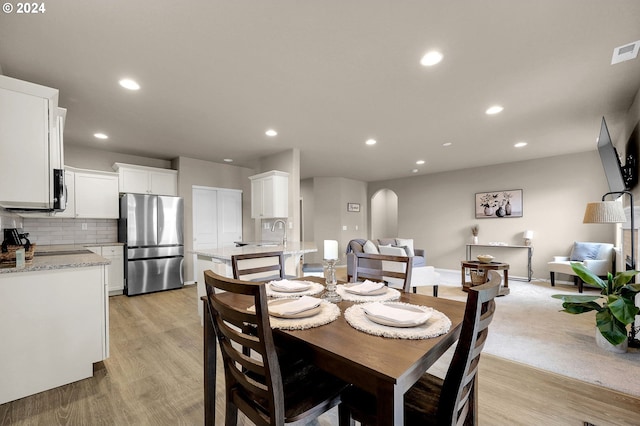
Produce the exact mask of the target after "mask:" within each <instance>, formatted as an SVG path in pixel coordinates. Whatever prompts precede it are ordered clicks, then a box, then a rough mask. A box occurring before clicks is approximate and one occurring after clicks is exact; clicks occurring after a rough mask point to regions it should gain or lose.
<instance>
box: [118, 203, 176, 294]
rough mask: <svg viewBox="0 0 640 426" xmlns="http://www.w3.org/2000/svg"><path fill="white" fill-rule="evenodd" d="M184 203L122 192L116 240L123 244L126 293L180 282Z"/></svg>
mask: <svg viewBox="0 0 640 426" xmlns="http://www.w3.org/2000/svg"><path fill="white" fill-rule="evenodd" d="M183 220H184V202H183V200H182V198H180V197H169V196H161V195H144V194H123V195H122V196H121V197H120V220H119V222H118V241H120V242H121V243H124V244H125V250H124V253H125V259H124V262H125V269H124V270H125V285H124V293H125V294H126V295H127V296H133V295H137V294H144V293H152V292H155V291H162V290H170V289H175V288H180V287H182V286H183V285H184V275H183V267H184V266H183V263H184V239H183V233H182V228H183Z"/></svg>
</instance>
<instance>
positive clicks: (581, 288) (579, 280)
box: [578, 277, 584, 293]
mask: <svg viewBox="0 0 640 426" xmlns="http://www.w3.org/2000/svg"><path fill="white" fill-rule="evenodd" d="M583 284H584V281H582V280H581V279H580V278H579V277H578V293H582V290H583Z"/></svg>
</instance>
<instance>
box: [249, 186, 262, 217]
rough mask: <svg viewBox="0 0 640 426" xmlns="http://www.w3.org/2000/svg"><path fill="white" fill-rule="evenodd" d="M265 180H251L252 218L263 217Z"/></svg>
mask: <svg viewBox="0 0 640 426" xmlns="http://www.w3.org/2000/svg"><path fill="white" fill-rule="evenodd" d="M262 187H263V180H262V179H254V180H252V181H251V218H252V219H260V218H261V217H263V202H262V200H263V196H262V193H263V190H262Z"/></svg>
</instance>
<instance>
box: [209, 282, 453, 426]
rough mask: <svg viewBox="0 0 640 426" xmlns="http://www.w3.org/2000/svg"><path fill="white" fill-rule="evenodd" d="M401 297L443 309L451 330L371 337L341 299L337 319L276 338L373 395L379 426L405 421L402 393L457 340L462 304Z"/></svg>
mask: <svg viewBox="0 0 640 426" xmlns="http://www.w3.org/2000/svg"><path fill="white" fill-rule="evenodd" d="M299 279H302V280H305V281H314V282H318V283H324V278H319V277H304V278H299ZM221 297H222V296H221ZM224 297H229V302H230V303H232V304H234V305H237V306H238V307H239V308H248V307H249V306H251V305H252V304H253V301H252V299H250V298H249V297H247V296H240V295H234V294H225V295H224ZM203 299H204V298H203ZM203 301H204V309H205V317H204V318H205V321H204V355H205V358H204V359H205V363H204V394H205V395H204V396H205V424H206V425H213V424H214V423H215V385H216V345H215V338H216V337H215V331H214V329H213V325H212V324H211V321H210V320H209V311H208V304H207V303H206V300H203ZM399 301H401V302H406V303H411V304H414V305H422V306H428V307H432V308H434V309H436V310H438V311H440V312H442V313H443V314H445V315H446V316H447V317H449V319H450V320H451V328H450V329H449V332H448V333H446V334H444V335H441V336H438V337H434V338H429V339H417V340H410V339H394V338H387V337H380V336H374V335H371V334H368V333H364V332H362V331H358V330H356V329H355V328H353V327H352V326H351V325H349V323H348V322H347V321H346V320H345V318H344V311H345V309H347V308H348V307H349V306H351V305H353V304H354V302H347V301H342V302H339V303H338V306H339V307H340V311H341V315H340V316H339V317H338V319H337V320H335V321H333V322H331V323H329V324H325V325H323V326H319V327H314V328H309V329H306V330H282V329H274V330H273V334H274V339H275V340H276V342H277V344H278V345H281V346H283V347H286V348H287V349H288V350H299V351H300V352H301V353H304V354H305V355H307V356H308V357H309V358H310V359H311V360H312V361H313V362H314V364H316V365H317V366H318V367H320V368H322V369H323V370H325V371H327V372H329V373H331V374H333V375H334V376H336V377H338V378H340V379H342V380H344V381H345V382H348V383H351V384H353V385H355V386H358V387H359V388H361V389H363V390H365V391H367V392H370V393H371V394H373V395H375V396H376V399H377V418H378V424H379V425H403V424H404V393H405V392H406V391H407V390H408V389H409V388H410V387H411V386H412V385H413V384H414V383H416V381H417V380H418V379H419V378H420V376H422V375H423V374H424V372H425V371H426V370H427V369H428V368H429V367H430V366H431V365H433V364H434V363H435V362H436V361H437V360H438V359H439V358H440V357H441V356H442V354H443V353H444V352H446V351H447V349H448V348H449V347H450V346H451V345H453V344H454V343H455V342H456V341H457V340H458V337H459V335H460V328H461V326H462V320H463V317H464V309H465V303H464V302H458V301H454V300H448V299H442V298H437V297H431V296H426V295H422V294H415V293H401V296H400V299H399Z"/></svg>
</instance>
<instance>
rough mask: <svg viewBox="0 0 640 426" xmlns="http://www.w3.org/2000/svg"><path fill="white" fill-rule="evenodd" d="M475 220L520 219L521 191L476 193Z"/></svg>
mask: <svg viewBox="0 0 640 426" xmlns="http://www.w3.org/2000/svg"><path fill="white" fill-rule="evenodd" d="M475 206H476V219H502V218H510V217H522V189H509V190H501V191H491V192H478V193H476V204H475Z"/></svg>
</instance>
